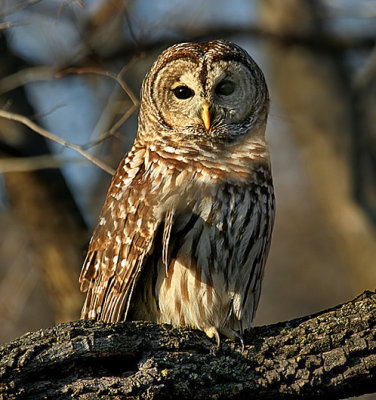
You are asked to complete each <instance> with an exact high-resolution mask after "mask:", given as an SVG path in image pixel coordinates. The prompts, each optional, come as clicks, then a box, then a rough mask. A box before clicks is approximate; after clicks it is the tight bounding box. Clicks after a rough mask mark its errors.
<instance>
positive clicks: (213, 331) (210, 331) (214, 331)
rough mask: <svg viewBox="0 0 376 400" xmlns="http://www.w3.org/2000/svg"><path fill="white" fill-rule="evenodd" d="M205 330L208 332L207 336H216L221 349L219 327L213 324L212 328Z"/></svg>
mask: <svg viewBox="0 0 376 400" xmlns="http://www.w3.org/2000/svg"><path fill="white" fill-rule="evenodd" d="M204 332H205V333H206V335H207V336H209V337H210V339H213V338H215V341H216V342H217V350H218V349H220V347H221V338H220V336H219V332H218V330H217V328H215V327H214V326H211V327H210V328H206V329H205V330H204Z"/></svg>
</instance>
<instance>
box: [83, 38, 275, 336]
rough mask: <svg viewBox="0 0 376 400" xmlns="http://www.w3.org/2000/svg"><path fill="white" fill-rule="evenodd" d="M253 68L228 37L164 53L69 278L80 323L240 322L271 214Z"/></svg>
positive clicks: (246, 323) (233, 331)
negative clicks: (76, 272)
mask: <svg viewBox="0 0 376 400" xmlns="http://www.w3.org/2000/svg"><path fill="white" fill-rule="evenodd" d="M268 106H269V96H268V89H267V86H266V83H265V80H264V76H263V73H262V72H261V70H260V68H259V67H258V66H257V65H256V63H255V62H254V61H253V59H252V58H251V57H250V56H249V55H248V53H246V52H245V51H244V50H243V49H241V48H240V47H238V46H237V45H235V44H232V43H230V42H228V41H223V40H216V41H210V42H205V43H182V44H177V45H174V46H172V47H170V48H168V49H167V50H165V51H164V52H163V53H162V54H161V55H160V56H159V58H158V59H157V61H156V62H155V63H154V65H153V66H152V68H151V70H150V71H149V73H148V74H147V75H146V77H145V79H144V82H143V85H142V91H141V105H140V113H139V119H138V124H139V127H138V132H137V137H136V140H135V142H134V145H133V147H132V149H131V150H130V151H129V153H128V154H127V155H126V156H125V157H124V159H123V160H122V161H121V163H120V165H119V167H118V169H117V171H116V174H115V176H114V177H113V180H112V183H111V185H110V188H109V190H108V194H107V198H106V201H105V204H104V206H103V209H102V212H101V215H100V218H99V221H98V224H97V226H96V228H95V231H94V234H93V237H92V239H91V241H90V244H89V250H88V253H87V256H86V259H85V261H84V265H83V267H82V272H81V276H80V283H81V290H82V291H87V296H86V301H85V303H84V306H83V309H82V318H84V319H95V320H103V321H107V322H114V321H122V320H149V321H155V322H158V323H169V324H172V325H173V326H175V327H191V328H197V329H201V330H203V331H204V332H206V334H207V335H208V336H209V337H211V338H212V337H214V338H215V339H216V340H217V342H218V344H219V340H220V336H219V333H221V334H223V335H225V336H227V337H230V338H234V337H236V336H239V335H241V334H242V332H243V331H244V330H245V329H247V328H249V327H250V325H251V322H252V320H253V317H254V315H255V311H256V308H257V305H258V302H259V297H260V290H261V281H262V277H263V271H264V266H265V261H266V257H267V254H268V251H269V246H270V240H271V233H272V227H273V220H274V194H273V186H272V178H271V170H270V157H269V152H268V148H267V145H266V143H265V139H264V134H265V126H266V120H267V114H268Z"/></svg>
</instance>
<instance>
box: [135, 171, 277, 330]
mask: <svg viewBox="0 0 376 400" xmlns="http://www.w3.org/2000/svg"><path fill="white" fill-rule="evenodd" d="M193 193H194V196H195V197H196V198H191V197H190V193H189V190H188V192H187V189H186V188H184V185H183V187H182V188H181V193H180V195H181V197H182V198H183V199H184V201H183V203H182V204H183V205H180V209H179V208H178V209H177V210H176V211H175V215H174V222H173V226H172V228H171V236H170V243H169V244H168V255H167V259H166V260H163V256H162V253H163V246H164V244H163V243H162V237H161V236H162V235H160V238H159V241H158V238H157V240H156V242H155V247H154V252H153V255H151V257H150V259H149V260H148V261H147V267H146V268H145V273H144V275H143V276H142V277H141V278H140V282H139V286H138V289H137V290H136V293H135V301H134V306H133V307H132V309H131V313H130V318H131V319H134V320H150V321H155V322H158V323H169V324H172V325H173V326H176V327H191V328H196V329H201V330H203V331H205V332H206V333H207V334H208V335H209V336H210V337H212V336H215V337H217V333H218V332H220V333H222V334H224V335H225V336H228V337H234V336H235V335H236V334H237V332H240V333H242V332H243V331H244V330H245V329H247V328H249V327H250V325H251V322H252V320H253V318H254V315H255V311H256V308H257V305H258V301H259V296H260V290H261V282H262V275H263V270H264V265H265V261H266V257H267V253H268V250H269V242H270V236H271V231H272V224H273V219H274V195H273V190H272V186H271V178H270V171H269V168H268V166H259V167H258V168H257V169H256V170H254V171H252V172H251V173H250V175H249V178H248V181H244V180H242V181H239V182H237V183H235V182H231V183H226V182H223V181H221V180H219V181H217V182H215V181H214V182H213V185H212V186H211V187H210V189H205V190H203V191H202V190H196V191H193ZM184 205H186V206H184Z"/></svg>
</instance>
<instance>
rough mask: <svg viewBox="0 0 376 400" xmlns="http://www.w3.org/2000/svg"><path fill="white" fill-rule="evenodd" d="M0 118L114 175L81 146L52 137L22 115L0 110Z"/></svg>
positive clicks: (112, 171)
mask: <svg viewBox="0 0 376 400" xmlns="http://www.w3.org/2000/svg"><path fill="white" fill-rule="evenodd" d="M0 118H5V119H7V120H10V121H17V122H19V123H21V124H23V125H25V126H27V127H28V128H30V129H31V130H33V131H34V132H36V133H38V134H39V135H41V136H43V137H45V138H47V139H49V140H52V141H54V142H56V143H59V144H60V145H61V146H63V147H67V148H69V149H71V150H74V151H76V152H77V153H79V154H81V155H82V156H83V157H85V158H86V159H87V160H89V161H91V162H92V163H93V164H95V165H96V166H98V167H99V168H101V169H103V170H104V171H106V172H108V173H109V174H111V175H113V174H114V173H115V170H114V169H113V168H111V167H110V166H108V165H107V164H106V163H104V162H103V161H101V160H99V159H98V158H96V157H95V156H93V155H92V154H90V153H88V152H87V151H86V150H84V149H83V147H81V146H79V145H77V144H74V143H70V142H68V141H66V140H64V139H61V138H59V137H58V136H56V135H54V134H53V133H51V132H48V131H47V130H45V129H43V128H41V127H40V126H38V125H37V124H36V123H34V122H33V121H31V120H30V119H29V118H26V117H25V116H23V115H20V114H15V113H12V112H8V111H5V110H0Z"/></svg>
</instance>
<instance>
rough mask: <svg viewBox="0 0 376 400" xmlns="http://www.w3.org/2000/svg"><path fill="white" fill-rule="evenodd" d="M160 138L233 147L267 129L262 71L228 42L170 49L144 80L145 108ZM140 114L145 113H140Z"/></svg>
mask: <svg viewBox="0 0 376 400" xmlns="http://www.w3.org/2000/svg"><path fill="white" fill-rule="evenodd" d="M144 99H147V103H148V110H149V116H146V115H145V114H143V115H142V119H143V120H144V118H145V117H146V118H150V119H151V120H153V121H157V123H158V125H159V126H158V127H156V129H157V131H158V132H161V134H163V133H168V135H169V136H170V137H171V136H173V135H175V136H176V137H178V138H179V139H181V140H184V139H189V140H194V139H195V138H196V139H200V138H201V139H202V138H204V139H205V140H211V141H218V140H219V141H224V140H225V141H226V140H228V141H230V140H233V139H235V138H237V137H241V136H243V135H245V134H247V133H249V132H250V131H251V130H252V128H254V127H255V125H258V124H260V123H264V124H265V120H266V115H267V110H268V91H267V87H266V84H265V80H264V77H263V74H262V72H261V70H260V69H259V68H258V66H257V65H256V64H255V62H254V61H253V60H252V58H251V57H250V56H249V55H248V54H247V53H246V52H245V51H244V50H242V49H241V48H239V47H238V46H236V45H234V44H232V43H229V42H226V41H212V42H205V43H182V44H179V45H175V46H172V47H170V48H169V49H167V50H166V51H165V52H163V53H162V54H161V56H160V57H159V58H158V60H157V61H156V63H155V64H154V66H153V67H152V69H151V71H150V72H149V74H148V75H147V77H146V78H145V81H144V84H143V91H142V104H143V103H144ZM141 110H142V107H141Z"/></svg>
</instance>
